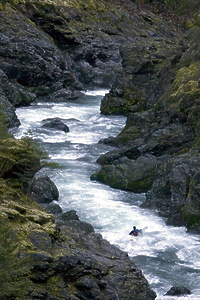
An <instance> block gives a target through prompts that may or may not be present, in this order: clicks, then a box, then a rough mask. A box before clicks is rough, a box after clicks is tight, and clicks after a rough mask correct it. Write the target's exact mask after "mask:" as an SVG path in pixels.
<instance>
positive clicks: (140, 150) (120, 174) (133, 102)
mask: <svg viewBox="0 0 200 300" xmlns="http://www.w3.org/2000/svg"><path fill="white" fill-rule="evenodd" d="M148 20H149V21H150V19H149V18H148ZM153 23H154V21H153V19H152V20H151V23H150V26H153ZM151 28H152V36H154V38H151V39H148V43H149V44H148V47H147V45H146V44H145V42H144V41H143V40H141V43H140V47H136V46H135V45H133V44H130V45H128V46H127V45H125V51H124V52H123V55H122V58H123V60H122V65H123V71H122V73H121V74H120V75H119V77H118V78H117V79H116V81H115V83H114V84H113V86H112V89H111V91H110V93H109V94H108V95H106V96H105V98H104V99H103V101H102V105H101V111H102V113H106V114H116V113H120V114H126V115H128V118H127V123H126V126H125V128H124V129H123V130H122V132H121V133H120V134H119V135H118V136H117V137H116V138H112V137H111V138H108V139H107V140H104V141H102V142H104V143H107V144H110V145H114V146H117V147H118V149H117V150H116V151H111V152H109V153H107V154H105V155H103V156H102V157H100V158H99V159H98V163H99V164H101V165H103V167H102V169H101V170H100V171H99V172H98V173H97V174H94V175H93V176H92V177H91V178H92V179H96V180H99V181H101V182H104V183H106V184H109V185H110V186H112V187H115V188H121V189H125V190H130V191H133V192H139V193H141V192H145V193H146V196H147V200H146V202H145V203H144V204H143V205H142V206H143V207H148V208H154V209H157V210H158V211H159V213H160V214H161V215H162V216H164V217H167V223H168V224H173V225H178V226H179V225H185V226H186V227H187V228H188V229H189V230H193V231H195V232H198V233H199V228H200V227H199V225H200V197H199V196H200V181H199V178H200V177H199V174H200V173H199V167H200V156H199V146H200V140H199V137H200V135H199V134H200V130H199V125H200V123H199V122H200V121H199V120H200V118H199V111H200V110H199V104H200V89H199V77H200V76H199V75H200V73H199V70H200V69H199V66H200V56H199V40H200V39H199V37H200V28H199V15H198V13H197V11H196V20H195V21H194V22H193V24H192V26H191V28H190V30H189V31H188V32H187V34H185V38H183V39H181V40H178V39H177V35H176V34H175V33H173V34H172V32H171V34H170V36H169V37H167V36H166V34H165V37H163V38H162V36H161V37H160V36H159V37H157V36H156V34H155V33H154V32H153V30H154V29H153V27H151ZM155 36H156V37H155ZM150 49H151V50H150Z"/></svg>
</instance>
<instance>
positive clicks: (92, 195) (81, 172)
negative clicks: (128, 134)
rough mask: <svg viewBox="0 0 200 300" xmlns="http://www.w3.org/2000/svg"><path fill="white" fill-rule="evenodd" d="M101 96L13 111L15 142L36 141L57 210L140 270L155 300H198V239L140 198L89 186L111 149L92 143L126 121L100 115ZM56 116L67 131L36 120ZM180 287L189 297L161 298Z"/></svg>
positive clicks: (93, 184) (115, 131) (97, 93)
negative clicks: (50, 165) (73, 216)
mask: <svg viewBox="0 0 200 300" xmlns="http://www.w3.org/2000/svg"><path fill="white" fill-rule="evenodd" d="M106 92H107V91H105V90H96V91H88V92H86V93H85V95H83V96H82V97H81V98H80V99H78V100H73V101H70V102H67V103H63V102H62V103H35V104H32V105H31V106H29V107H21V108H18V109H17V115H18V118H19V119H20V122H21V126H20V127H19V128H18V129H15V130H14V131H13V133H14V135H15V137H16V138H21V137H22V136H24V135H26V134H27V133H28V134H30V132H31V136H32V137H33V138H34V139H37V140H38V141H39V142H40V143H41V144H42V147H43V148H44V149H46V150H47V151H48V153H49V156H50V160H51V161H53V162H56V163H59V165H60V166H61V168H59V169H44V170H43V171H42V172H45V174H47V175H49V177H50V178H51V179H52V180H53V181H54V182H55V184H56V186H57V187H58V190H59V195H60V196H59V205H60V206H61V207H62V209H63V211H67V210H71V209H75V210H76V211H77V214H78V215H79V217H80V219H81V220H83V221H87V222H89V223H91V224H92V225H93V226H94V229H95V231H96V232H98V233H101V234H102V236H103V237H104V238H105V239H107V240H108V241H109V242H110V243H112V244H114V245H116V246H118V247H119V248H120V249H122V250H124V251H126V252H128V254H129V256H130V257H131V258H132V259H133V261H134V262H135V263H136V265H137V266H138V267H139V268H140V269H141V270H142V271H143V274H144V275H145V277H146V278H147V280H148V281H149V283H150V285H151V288H152V289H154V290H155V292H156V294H157V298H156V299H158V300H172V299H175V300H177V299H178V300H186V299H193V300H197V299H200V237H199V236H198V235H193V234H189V233H187V232H186V228H185V227H173V226H166V225H165V222H164V219H162V218H160V217H159V216H158V215H157V214H156V212H154V211H152V210H147V209H141V208H140V207H139V205H140V204H141V203H142V202H143V201H144V199H145V195H143V194H134V193H131V192H125V191H121V190H116V189H112V188H110V187H108V186H106V185H104V184H101V183H98V182H95V181H91V180H90V175H92V174H93V173H94V172H96V171H97V170H98V169H99V166H98V165H97V163H96V159H97V158H98V157H99V156H100V155H101V154H103V153H105V152H107V151H110V150H111V149H112V148H111V147H110V146H107V145H103V144H101V143H98V141H99V140H100V139H102V138H106V137H108V136H116V135H117V134H118V133H119V132H120V131H121V129H122V128H123V126H124V124H125V121H126V119H125V118H124V117H122V116H103V115H101V114H100V109H99V108H100V101H101V99H102V97H103V95H104V94H105V93H106ZM54 117H60V118H61V119H62V120H63V121H64V123H65V124H67V125H68V126H69V129H70V132H68V133H65V132H62V131H57V130H50V129H46V128H41V125H42V124H43V123H42V120H44V119H47V118H54ZM133 225H136V226H137V227H138V228H145V229H144V233H143V235H142V236H140V237H130V236H129V235H128V233H129V232H130V231H131V230H132V227H133ZM174 285H181V286H185V287H187V288H189V289H190V290H191V291H192V294H191V295H185V296H177V297H172V296H164V294H165V293H166V292H167V291H168V290H169V288H170V287H171V286H174Z"/></svg>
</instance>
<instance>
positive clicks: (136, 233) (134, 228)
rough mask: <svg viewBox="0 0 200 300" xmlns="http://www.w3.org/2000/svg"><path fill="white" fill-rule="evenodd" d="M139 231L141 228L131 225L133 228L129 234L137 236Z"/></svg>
mask: <svg viewBox="0 0 200 300" xmlns="http://www.w3.org/2000/svg"><path fill="white" fill-rule="evenodd" d="M140 233H141V229H137V228H136V226H133V230H131V232H129V235H133V236H138V234H140Z"/></svg>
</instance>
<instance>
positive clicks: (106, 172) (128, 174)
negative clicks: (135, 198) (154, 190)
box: [91, 155, 158, 193]
mask: <svg viewBox="0 0 200 300" xmlns="http://www.w3.org/2000/svg"><path fill="white" fill-rule="evenodd" d="M157 176H158V175H157V159H156V158H155V157H154V156H153V155H146V156H140V157H139V158H138V159H136V160H131V159H128V158H125V157H124V158H120V159H118V160H115V161H114V163H113V164H112V165H104V166H103V167H102V169H101V170H100V171H99V172H97V173H96V174H93V175H92V176H91V179H92V180H98V181H100V182H103V183H106V184H108V185H110V186H111V187H113V188H118V189H123V190H127V191H133V192H135V193H144V192H147V191H148V190H150V189H151V187H152V184H153V182H154V181H155V179H156V178H157Z"/></svg>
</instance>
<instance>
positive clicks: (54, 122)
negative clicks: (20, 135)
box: [42, 118, 69, 132]
mask: <svg viewBox="0 0 200 300" xmlns="http://www.w3.org/2000/svg"><path fill="white" fill-rule="evenodd" d="M43 122H45V123H44V124H43V125H42V127H43V128H51V129H57V130H62V131H64V132H69V127H68V126H67V125H66V124H65V123H64V122H63V121H62V120H61V119H60V118H52V119H46V120H43Z"/></svg>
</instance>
